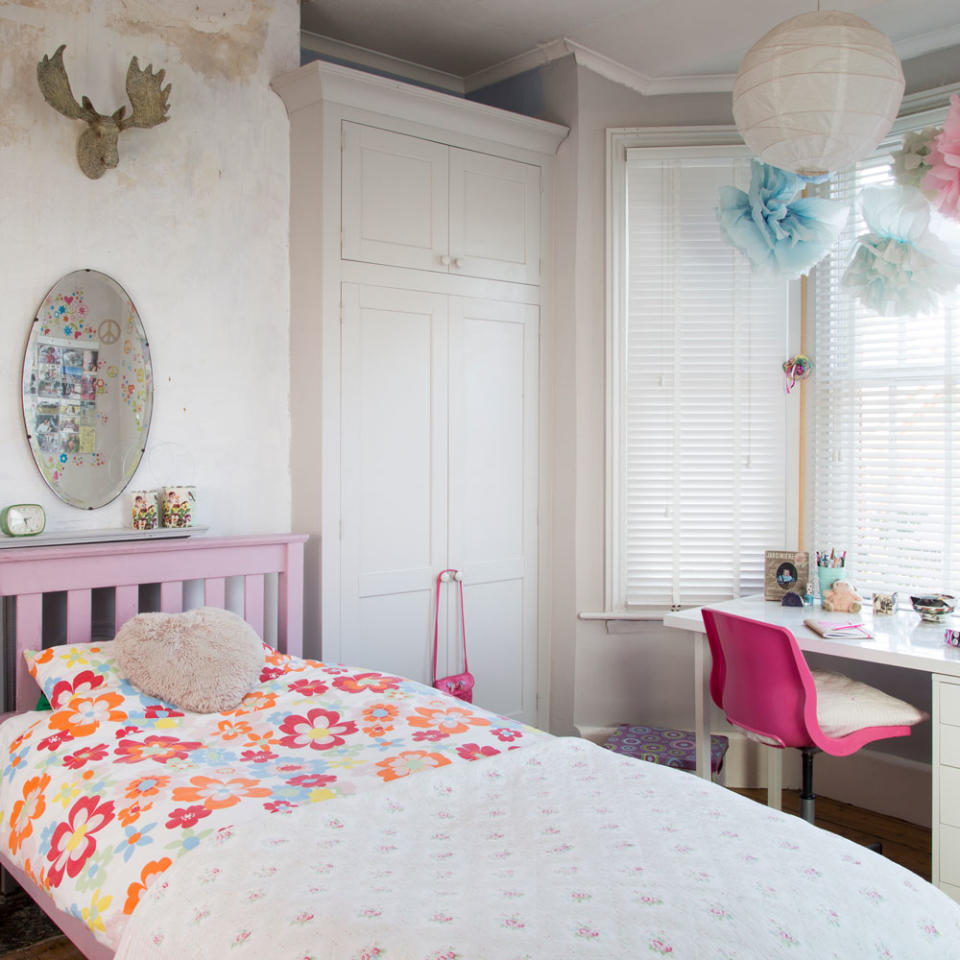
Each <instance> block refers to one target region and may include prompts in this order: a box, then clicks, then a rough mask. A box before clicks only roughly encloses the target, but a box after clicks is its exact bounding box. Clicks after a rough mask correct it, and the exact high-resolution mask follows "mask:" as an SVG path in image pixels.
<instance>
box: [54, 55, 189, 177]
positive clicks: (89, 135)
mask: <svg viewBox="0 0 960 960" xmlns="http://www.w3.org/2000/svg"><path fill="white" fill-rule="evenodd" d="M64 47H66V44H65V43H64V44H61V45H60V46H59V47H58V48H57V52H56V53H55V54H54V55H53V56H52V57H47V56H44V58H43V59H42V60H41V61H40V62H39V63H38V64H37V80H38V81H39V83H40V92H41V93H42V94H43V99H44V100H46V101H47V103H49V104H50V106H51V107H53V109H54V110H56V111H57V112H58V113H62V114H63V115H64V116H65V117H70V118H71V119H72V120H83V121H84V122H85V123H86V124H87V129H86V130H84V131H83V133H81V134H80V139H79V140H78V141H77V160H78V161H79V163H80V169H81V170H82V171H83V172H84V173H85V174H86V175H87V176H88V177H90V179H91V180H96V179H97V178H98V177H102V176H103V174H104V171H105V170H108V169H112V168H113V167H115V166H116V165H117V164H118V163H119V162H120V154H119V153H118V150H117V141H118V139H119V137H120V134H121V133H122V132H123V131H124V130H126V129H127V128H128V127H155V126H156V125H157V124H158V123H163V122H164V121H166V120H168V119H169V118H168V117H167V115H166V113H167V110H169V109H170V107H169V104H168V103H167V97H168V96H170V86H171V85H170V84H169V83H168V84H167V85H166V87H161V84H162V83H163V78H164V75H165V73H166V71H164V70H160V71H159V72H157V73H154V72H153V64H150V65H149V66H148V67H147V69H146V70H141V69H140V65H139V64H138V63H137V58H136V57H133V58H132V59H131V60H130V66H129V67H128V68H127V96H128V97H129V98H130V103H131V104H132V106H133V112H132V113H131V114H130V117H129V119H124V113H126V109H127V108H126V107H120V109H119V110H117V111H116V112H114V113H112V114H110V115H109V116H104V115H103V114H102V113H97V111H96V110H94V108H93V104H92V103H91V102H90V100H89V99H88V98H87V97H84V98H83V105H82V106H81V105H80V104H79V103H77V101H76V98H75V97H74V95H73V91H72V90H71V89H70V81H69V80H68V79H67V71H66V68H65V67H64V65H63V50H64Z"/></svg>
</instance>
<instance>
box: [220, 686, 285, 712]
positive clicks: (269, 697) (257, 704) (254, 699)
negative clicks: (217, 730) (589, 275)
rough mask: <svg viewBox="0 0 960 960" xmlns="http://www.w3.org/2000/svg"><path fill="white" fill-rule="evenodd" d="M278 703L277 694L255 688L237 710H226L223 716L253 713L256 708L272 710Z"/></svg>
mask: <svg viewBox="0 0 960 960" xmlns="http://www.w3.org/2000/svg"><path fill="white" fill-rule="evenodd" d="M276 705H277V695H276V694H275V693H269V692H266V691H263V690H254V691H253V692H252V693H248V694H247V695H246V696H245V697H244V698H243V700H241V701H240V706H239V707H237V708H236V709H235V710H224V711H222V712H221V716H224V717H242V716H243V715H244V714H247V713H253V712H254V711H256V710H272V709H273V708H274V707H275V706H276Z"/></svg>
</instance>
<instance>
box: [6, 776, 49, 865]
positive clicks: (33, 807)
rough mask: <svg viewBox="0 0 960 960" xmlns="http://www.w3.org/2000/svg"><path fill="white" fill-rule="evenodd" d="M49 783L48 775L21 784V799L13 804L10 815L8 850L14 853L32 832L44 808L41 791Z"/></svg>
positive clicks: (45, 803)
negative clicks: (34, 823) (34, 822)
mask: <svg viewBox="0 0 960 960" xmlns="http://www.w3.org/2000/svg"><path fill="white" fill-rule="evenodd" d="M49 785H50V775H49V774H47V773H45V774H44V775H43V776H42V777H34V778H33V779H32V780H28V781H27V782H26V783H25V784H24V785H23V799H22V800H18V801H17V802H16V803H15V804H14V805H13V813H12V814H11V815H10V841H9V846H10V852H11V853H16V852H17V850H19V849H20V845H21V844H22V843H23V841H24V840H26V839H27V837H29V836H30V834H31V833H33V823H32V822H31V821H33V820H36V819H37V817H39V816H40V815H41V814H42V813H43V811H44V810H45V809H46V806H47V802H46V800H44V798H43V792H44V790H46V789H47V787H48V786H49Z"/></svg>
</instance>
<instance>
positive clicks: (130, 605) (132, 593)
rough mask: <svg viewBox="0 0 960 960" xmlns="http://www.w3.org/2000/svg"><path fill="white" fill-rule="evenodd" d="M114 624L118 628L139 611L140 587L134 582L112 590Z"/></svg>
mask: <svg viewBox="0 0 960 960" xmlns="http://www.w3.org/2000/svg"><path fill="white" fill-rule="evenodd" d="M114 603H115V609H114V626H115V627H116V629H117V630H119V629H120V628H121V627H122V626H123V625H124V624H125V623H126V622H127V621H128V620H131V619H132V618H133V617H135V616H136V615H137V614H138V613H139V612H140V588H139V587H138V586H137V585H136V584H135V583H125V584H123V585H122V586H119V587H117V589H116V590H115V591H114Z"/></svg>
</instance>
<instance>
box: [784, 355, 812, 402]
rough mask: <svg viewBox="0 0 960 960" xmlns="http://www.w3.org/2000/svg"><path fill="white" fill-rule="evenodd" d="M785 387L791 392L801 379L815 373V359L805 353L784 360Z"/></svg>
mask: <svg viewBox="0 0 960 960" xmlns="http://www.w3.org/2000/svg"><path fill="white" fill-rule="evenodd" d="M783 373H784V377H785V380H784V387H785V389H786V391H787V393H789V392H790V391H791V390H792V389H793V388H794V387H795V386H796V385H797V383H798V382H799V381H801V380H806V379H807V377H809V376H810V374H811V373H813V361H812V360H811V359H810V358H809V357H808V356H806V355H805V354H803V353H798V354H797V355H796V356H795V357H791V358H790V359H789V360H784V362H783Z"/></svg>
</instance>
